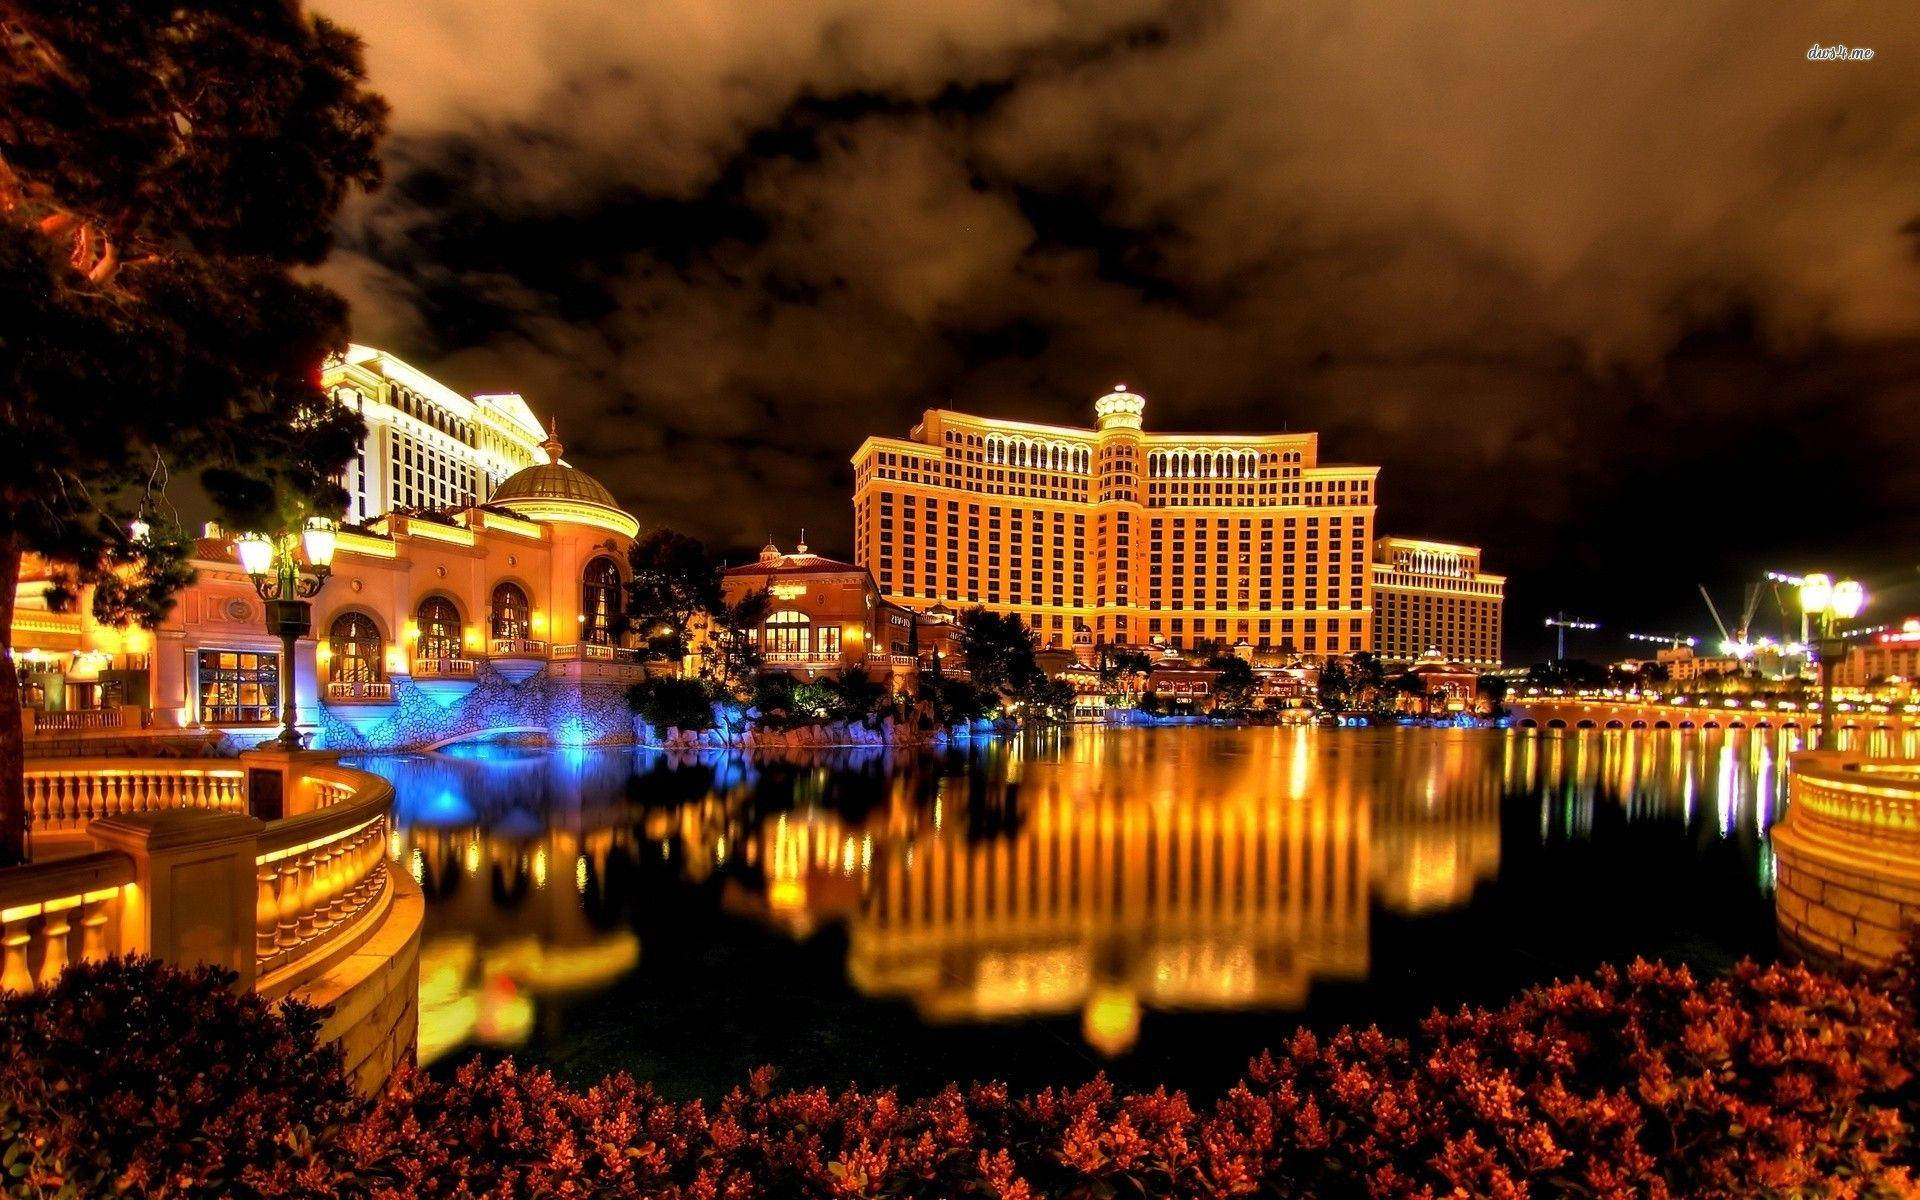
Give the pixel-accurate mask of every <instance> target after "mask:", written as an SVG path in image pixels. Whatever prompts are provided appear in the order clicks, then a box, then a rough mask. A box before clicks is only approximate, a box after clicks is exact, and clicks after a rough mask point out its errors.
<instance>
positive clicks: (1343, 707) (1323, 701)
mask: <svg viewBox="0 0 1920 1200" xmlns="http://www.w3.org/2000/svg"><path fill="white" fill-rule="evenodd" d="M1317 690H1318V697H1317V698H1318V700H1319V702H1320V707H1321V708H1323V709H1325V710H1326V711H1328V712H1346V711H1347V710H1348V709H1350V708H1352V707H1353V677H1352V675H1351V674H1350V673H1349V672H1348V671H1347V664H1345V663H1343V662H1341V661H1340V660H1339V659H1337V658H1330V659H1328V660H1327V661H1326V662H1324V663H1321V664H1320V677H1319V685H1318V689H1317Z"/></svg>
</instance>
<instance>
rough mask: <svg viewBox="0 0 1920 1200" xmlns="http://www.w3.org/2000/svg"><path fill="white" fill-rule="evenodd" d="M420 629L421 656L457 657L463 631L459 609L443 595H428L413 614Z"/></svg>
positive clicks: (459, 655)
mask: <svg viewBox="0 0 1920 1200" xmlns="http://www.w3.org/2000/svg"><path fill="white" fill-rule="evenodd" d="M413 621H414V624H415V625H416V626H418V627H419V629H420V651H419V654H420V657H421V658H459V657H461V654H460V649H461V640H462V636H463V634H464V633H465V631H464V630H463V629H462V628H461V626H460V610H459V609H457V608H455V607H454V606H453V601H451V600H449V599H447V598H446V597H445V596H428V597H427V598H426V599H425V600H422V601H421V602H420V607H419V609H418V610H416V611H415V612H414V614H413Z"/></svg>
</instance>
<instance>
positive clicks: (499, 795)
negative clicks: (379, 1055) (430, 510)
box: [368, 728, 1795, 1072]
mask: <svg viewBox="0 0 1920 1200" xmlns="http://www.w3.org/2000/svg"><path fill="white" fill-rule="evenodd" d="M1794 736H1795V735H1793V734H1792V733H1790V732H1787V731H1782V732H1781V733H1780V734H1779V735H1777V736H1772V735H1768V734H1766V733H1762V732H1757V731H1756V732H1753V733H1741V732H1730V733H1727V734H1713V733H1707V734H1695V733H1681V732H1638V731H1606V732H1584V733H1566V734H1559V733H1554V734H1536V733H1532V732H1526V733H1522V732H1513V733H1492V732H1487V731H1474V730H1390V731H1316V730H1311V729H1253V730H1211V729H1202V728H1186V729H1169V730H1126V731H1112V732H1107V731H1099V730H1087V731H1072V732H1069V733H1064V734H1054V735H1051V736H1047V737H1038V738H1028V739H1014V740H1007V741H995V742H990V743H984V744H981V745H978V746H975V747H971V748H967V749H963V750H959V751H955V752H952V753H947V754H941V755H919V756H914V755H906V756H894V755H891V754H888V753H884V752H863V751H845V752H836V753H835V754H833V755H831V756H827V757H813V758H792V759H787V760H761V761H747V760H744V759H740V758H737V757H731V758H720V759H711V758H709V759H685V758H681V759H674V758H668V757H666V756H662V755H659V754H653V753H646V752H641V753H632V754H630V753H624V752H622V753H610V752H580V751H571V752H568V751H553V752H533V751H521V750H514V749H508V748H483V749H479V750H470V751H467V752H465V753H462V754H445V755H429V756H416V757H402V758H380V759H373V760H370V762H369V764H368V765H369V766H371V767H372V769H375V770H378V771H381V772H382V773H384V774H387V775H389V776H391V777H392V778H394V779H395V781H396V783H397V784H398V785H399V793H400V797H401V829H400V832H399V833H398V834H397V835H396V838H395V846H394V851H395V854H396V857H397V858H398V859H399V860H400V861H401V862H402V863H403V864H404V865H405V867H406V869H408V870H409V871H410V872H412V874H413V875H414V877H415V878H416V879H417V880H419V882H420V883H421V885H422V887H423V888H424V890H425V891H426V893H427V898H428V918H427V930H426V935H425V939H424V942H423V950H422V980H421V1010H422V1046H421V1056H422V1058H423V1059H427V1060H431V1059H432V1058H433V1057H435V1056H437V1055H440V1054H444V1053H445V1052H446V1051H448V1050H450V1049H452V1048H454V1047H456V1046H459V1045H462V1044H467V1043H478V1044H483V1045H494V1046H514V1045H519V1044H522V1043H523V1042H525V1041H526V1040H527V1039H529V1038H531V1037H534V1036H535V1035H536V1034H539V1035H540V1036H542V1037H543V1038H544V1039H546V1040H547V1041H549V1042H555V1041H561V1042H563V1041H564V1040H565V1039H566V1037H567V1036H568V1022H567V1013H568V1008H569V1001H570V999H571V998H573V997H577V996H580V995H587V994H592V993H594V992H596V991H599V990H601V989H605V988H608V987H609V986H610V985H612V984H614V983H615V981H622V980H625V981H632V980H636V979H637V980H639V982H638V983H636V984H634V986H636V987H640V988H642V990H644V988H645V986H646V980H645V976H644V972H643V973H640V974H639V975H636V974H635V971H636V965H637V964H638V963H639V961H640V958H641V946H640V942H639V937H638V935H637V933H636V930H643V929H647V928H649V927H654V926H656V925H662V924H663V923H664V926H663V927H671V928H675V929H678V928H682V927H683V926H685V925H687V924H688V923H695V922H704V923H706V924H701V925H700V936H703V937H713V938H723V939H724V938H730V937H735V936H737V935H736V934H734V933H732V932H730V929H731V928H732V927H731V926H729V925H727V924H725V922H727V921H735V922H737V921H740V920H746V921H750V922H751V923H753V924H755V925H758V926H760V927H763V928H766V929H771V930H775V931H778V932H779V933H780V934H781V935H782V936H785V937H789V938H792V939H796V940H804V939H809V938H813V937H814V935H816V934H819V933H822V932H823V931H831V932H833V933H835V934H836V936H844V962H843V963H842V965H841V967H842V969H843V971H844V978H845V979H846V980H847V981H848V982H849V983H850V985H851V986H852V988H853V989H854V990H855V992H856V993H857V994H858V996H859V997H861V998H862V999H863V1000H864V1001H865V1002H868V1003H874V1004H888V1003H893V1004H905V1005H908V1006H910V1008H911V1010H912V1011H913V1012H914V1013H915V1014H917V1016H918V1018H919V1020H920V1021H921V1022H922V1023H923V1024H924V1025H926V1026H927V1027H929V1028H930V1029H934V1028H939V1027H950V1026H954V1025H979V1024H985V1023H996V1022H999V1023H1004V1022H1012V1021H1025V1020H1030V1019H1040V1020H1046V1019H1057V1020H1062V1021H1069V1022H1072V1024H1073V1025H1074V1026H1076V1027H1077V1028H1078V1030H1079V1033H1080V1036H1081V1037H1082V1038H1083V1039H1084V1041H1085V1043H1086V1044H1087V1045H1089V1046H1091V1047H1094V1048H1095V1049H1097V1050H1098V1051H1099V1052H1101V1053H1103V1054H1108V1055H1113V1054H1119V1053H1122V1052H1124V1051H1126V1050H1128V1049H1129V1048H1130V1047H1132V1046H1134V1045H1135V1043H1136V1042H1137V1041H1138V1040H1139V1039H1140V1037H1141V1029H1142V1023H1143V1016H1145V1015H1146V1014H1150V1013H1155V1012H1159V1013H1169V1014H1179V1013H1188V1014H1192V1013H1208V1012H1223V1011H1234V1012H1240V1011H1254V1010H1276V1011H1277V1010H1294V1009H1299V1008H1301V1007H1302V1006H1304V1005H1306V1004H1307V1003H1308V998H1309V995H1310V993H1311V992H1312V990H1313V988H1314V986H1315V985H1316V984H1317V983H1321V984H1324V983H1347V984H1352V985H1358V984H1360V983H1362V982H1363V981H1366V980H1367V978H1368V975H1369V972H1370V970H1371V969H1372V968H1373V966H1374V964H1373V962H1372V961H1371V960H1372V958H1373V955H1374V949H1373V943H1374V940H1375V939H1374V936H1373V935H1374V928H1373V926H1374V923H1375V922H1376V921H1378V920H1383V919H1391V920H1393V921H1395V922H1416V923H1417V922H1421V921H1427V920H1431V919H1434V918H1436V917H1437V916H1439V915H1440V914H1447V913H1451V912H1455V911H1457V910H1460V909H1462V908H1463V907H1465V906H1468V905H1469V904H1470V903H1472V902H1474V899H1475V896H1476V894H1477V893H1480V892H1482V891H1483V889H1488V887H1489V885H1491V884H1494V883H1495V882H1496V881H1498V880H1499V879H1500V878H1501V875H1502V854H1503V839H1505V843H1504V844H1505V847H1506V849H1507V851H1508V853H1509V854H1511V853H1513V852H1514V851H1515V850H1516V848H1524V843H1526V842H1532V843H1533V844H1534V845H1535V846H1537V847H1548V848H1550V847H1552V846H1555V845H1561V844H1569V843H1583V842H1585V841H1587V840H1588V839H1590V838H1592V837H1593V836H1594V829H1595V824H1596V820H1597V819H1600V818H1601V817H1602V816H1605V817H1606V819H1607V820H1609V821H1613V820H1622V821H1624V822H1625V823H1627V824H1629V825H1636V826H1640V825H1644V826H1648V827H1654V828H1660V827H1664V828H1667V829H1669V830H1670V832H1671V833H1672V835H1673V836H1674V837H1675V838H1678V839H1683V840H1691V841H1693V842H1696V843H1699V844H1702V845H1704V844H1707V843H1709V842H1720V843H1726V844H1728V845H1730V847H1731V848H1732V849H1733V850H1734V852H1735V853H1738V854H1740V855H1743V856H1750V864H1751V865H1750V873H1749V878H1750V879H1751V880H1752V885H1753V886H1754V887H1755V888H1757V889H1759V890H1761V891H1763V892H1764V891H1765V890H1766V889H1768V888H1770V886H1771V855H1770V854H1768V853H1767V851H1766V845H1765V832H1766V829H1767V827H1768V826H1769V825H1770V824H1771V822H1772V821H1773V820H1774V819H1775V817H1776V816H1777V815H1778V812H1779V809H1780V806H1781V803H1782V797H1783V794H1784V762H1785V755H1786V754H1787V753H1789V752H1790V751H1791V749H1793V748H1794V747H1795V743H1794V742H1793V741H1791V740H1790V739H1791V738H1793V737H1794ZM1515 837H1519V838H1521V839H1522V842H1521V843H1515V842H1513V841H1512V839H1514V838H1515ZM1743 861H1749V860H1748V859H1743ZM835 944H837V943H835ZM681 982H683V983H684V982H685V981H681ZM710 1032H712V1031H710V1030H671V1029H669V1030H662V1029H635V1030H633V1032H632V1036H633V1037H634V1038H663V1037H665V1038H671V1037H676V1036H688V1035H704V1034H707V1033H710ZM981 1069H982V1070H983V1071H987V1072H991V1071H992V1070H993V1064H982V1065H981Z"/></svg>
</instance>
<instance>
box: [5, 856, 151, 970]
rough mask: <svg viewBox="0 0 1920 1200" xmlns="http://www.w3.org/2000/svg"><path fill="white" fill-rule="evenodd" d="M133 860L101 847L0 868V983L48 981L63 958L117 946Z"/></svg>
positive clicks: (99, 955) (101, 954)
mask: <svg viewBox="0 0 1920 1200" xmlns="http://www.w3.org/2000/svg"><path fill="white" fill-rule="evenodd" d="M132 883H133V860H132V859H130V858H128V857H127V856H126V855H124V854H120V853H118V852H116V851H111V850H108V851H102V852H100V853H98V854H87V855H82V856H80V857H77V858H66V859H60V860H58V861H55V862H51V863H35V864H32V865H30V866H24V867H12V868H9V869H7V870H5V871H0V990H9V991H25V990H27V989H29V988H32V987H34V986H36V985H39V984H46V983H51V982H53V980H54V978H55V977H56V976H58V975H59V974H60V972H61V971H62V970H64V969H65V968H66V966H67V964H68V963H72V962H78V961H82V960H86V961H98V960H100V959H103V958H106V957H107V956H108V955H110V954H112V953H114V952H115V951H117V950H118V949H119V948H120V930H119V922H120V917H121V908H122V898H123V896H124V894H125V891H126V889H127V887H128V886H129V885H131V884H132Z"/></svg>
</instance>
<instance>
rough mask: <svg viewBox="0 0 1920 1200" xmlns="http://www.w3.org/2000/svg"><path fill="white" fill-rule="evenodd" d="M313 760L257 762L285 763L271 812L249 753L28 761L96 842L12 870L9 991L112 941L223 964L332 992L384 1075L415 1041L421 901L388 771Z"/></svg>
mask: <svg viewBox="0 0 1920 1200" xmlns="http://www.w3.org/2000/svg"><path fill="white" fill-rule="evenodd" d="M314 757H315V756H309V755H296V756H291V757H287V756H283V757H281V758H279V759H277V760H276V759H273V758H271V757H268V758H264V759H262V760H261V761H263V762H266V763H269V764H277V765H278V766H279V767H281V768H282V769H283V770H284V771H285V772H286V774H287V777H286V778H283V779H282V780H281V781H280V786H279V791H280V793H281V794H282V795H285V796H288V797H290V798H292V800H293V803H292V804H291V805H290V808H289V811H292V812H294V813H295V814H296V815H292V816H289V817H286V818H285V819H282V820H276V821H261V820H257V819H255V818H254V817H251V816H248V815H246V810H247V787H248V785H247V774H246V772H245V771H244V770H243V769H242V767H240V766H233V767H225V766H222V767H212V766H208V765H207V764H205V763H201V764H197V765H193V766H189V765H187V764H184V763H180V762H170V761H165V760H153V761H145V760H132V759H114V760H99V761H97V762H94V763H91V764H83V763H82V762H81V761H80V760H71V761H67V762H64V763H62V764H61V765H60V766H59V767H58V768H57V769H56V768H52V767H35V768H32V769H31V770H30V772H29V779H30V781H33V780H35V779H36V777H38V780H37V782H34V783H32V784H30V789H29V796H30V797H32V796H35V795H38V796H40V797H42V803H43V811H45V812H47V813H49V814H51V816H50V818H49V819H58V820H62V821H67V822H69V823H74V824H77V825H78V827H79V828H81V829H83V830H84V832H85V834H86V837H87V838H88V839H89V840H90V841H91V842H92V843H93V845H94V847H95V849H94V851H93V852H92V853H82V854H76V855H73V856H71V857H65V858H52V859H49V860H46V861H41V862H35V863H32V864H29V865H27V866H23V867H15V868H9V869H7V870H3V871H0V988H5V989H16V990H20V989H27V988H32V987H36V986H40V985H44V984H46V983H49V982H51V981H52V980H53V979H54V978H55V977H57V976H58V975H59V974H60V972H61V970H62V969H64V968H65V967H66V966H67V965H68V964H69V963H71V962H75V961H82V960H97V959H102V958H105V957H107V956H108V955H111V954H116V953H118V954H152V955H154V956H156V957H159V958H163V959H167V960H169V961H174V962H181V963H195V962H206V963H215V964H218V965H220V966H223V967H226V968H227V969H229V970H232V971H234V972H235V973H236V974H237V975H238V976H239V979H240V984H239V986H243V987H248V988H251V989H253V990H256V991H258V992H260V993H261V994H262V995H266V996H269V997H271V998H274V999H279V998H281V997H285V996H290V995H297V996H300V997H302V998H303V999H307V1000H310V1001H312V1002H314V1003H317V1004H324V1005H329V1006H332V1007H334V1009H335V1015H334V1016H333V1017H332V1018H330V1019H329V1023H328V1026H327V1027H326V1028H325V1029H324V1030H323V1035H324V1036H328V1037H330V1038H334V1039H337V1040H340V1041H341V1043H342V1045H343V1047H345V1048H346V1053H347V1059H348V1068H349V1071H350V1072H351V1073H352V1074H353V1077H354V1078H355V1079H356V1081H357V1082H358V1083H359V1084H360V1085H361V1086H362V1087H363V1088H367V1089H371V1088H373V1087H377V1086H378V1085H379V1084H380V1083H381V1082H382V1081H384V1080H385V1078H386V1077H387V1075H388V1074H389V1073H390V1072H391V1071H392V1069H393V1067H394V1066H396V1065H398V1063H399V1062H401V1061H403V1060H404V1059H405V1058H406V1057H407V1056H408V1055H410V1054H411V1053H412V1047H413V1044H414V1037H415V1029H416V1025H417V1007H416V1006H417V995H416V994H417V991H418V979H417V972H418V950H419V923H420V919H421V915H422V905H421V901H420V896H419V891H418V889H417V888H416V887H414V885H413V883H412V881H411V880H409V879H407V878H406V877H405V876H404V875H403V874H401V873H400V872H396V871H394V870H392V869H391V868H390V867H389V865H388V863H387V844H388V836H389V833H390V832H391V828H392V821H393V786H392V784H390V783H389V782H387V781H386V780H384V779H381V778H380V777H379V776H376V775H372V774H369V773H367V772H364V771H355V770H351V769H348V768H345V767H341V766H338V765H336V764H333V763H330V762H322V761H313V759H314ZM241 763H242V764H247V765H248V766H250V768H251V770H253V771H254V772H256V773H257V772H259V771H260V770H262V769H266V770H273V769H274V766H273V765H269V766H267V767H265V768H263V767H261V766H259V765H257V764H248V763H247V759H246V758H245V757H244V756H243V758H242V760H241ZM89 767H90V768H91V769H88V768H89ZM49 777H57V778H49ZM36 788H37V791H36V790H35V789H36ZM76 797H77V798H78V799H75V798H76Z"/></svg>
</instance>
